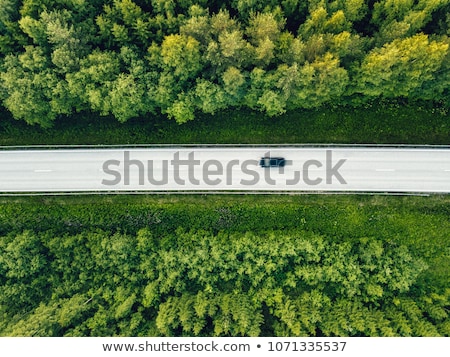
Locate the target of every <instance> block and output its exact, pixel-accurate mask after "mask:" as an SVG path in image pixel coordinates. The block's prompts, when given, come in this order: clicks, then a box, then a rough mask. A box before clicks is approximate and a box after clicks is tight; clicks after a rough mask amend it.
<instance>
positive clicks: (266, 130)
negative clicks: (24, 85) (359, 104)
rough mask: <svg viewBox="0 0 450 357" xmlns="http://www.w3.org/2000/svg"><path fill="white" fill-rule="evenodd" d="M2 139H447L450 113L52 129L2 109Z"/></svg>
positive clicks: (297, 115)
mask: <svg viewBox="0 0 450 357" xmlns="http://www.w3.org/2000/svg"><path fill="white" fill-rule="evenodd" d="M0 118H1V119H0V145H23V146H26V145H69V144H75V145H108V144H109V145H113V144H114V145H122V144H172V143H175V144H205V143H208V144H210V143H211V144H223V143H227V144H235V143H239V144H277V143H288V144H289V143H342V144H366V143H367V144H417V145H420V144H441V145H448V144H449V141H448V138H449V137H450V115H449V114H448V112H446V111H445V110H440V109H436V108H433V107H426V106H418V105H416V106H400V105H394V104H391V105H380V106H377V105H373V106H367V108H357V109H355V108H338V109H333V108H321V109H320V110H299V111H295V112H289V113H287V114H285V115H282V116H280V117H275V118H268V117H266V116H264V115H263V114H261V113H257V112H253V111H248V110H229V111H226V112H221V113H217V114H216V115H204V114H201V115H198V117H197V118H196V119H195V120H194V121H192V122H188V123H186V124H183V125H179V124H177V123H175V122H174V121H172V120H168V119H167V118H165V117H162V116H147V117H141V118H136V119H133V120H129V121H128V122H126V123H124V124H121V123H119V122H117V120H116V119H114V118H112V117H99V116H98V115H94V114H88V113H82V114H76V115H73V116H70V117H62V118H59V120H57V122H56V123H55V126H54V127H53V128H50V129H42V128H40V127H37V126H29V125H27V124H25V123H24V122H22V121H15V120H14V119H12V118H11V117H10V115H9V114H7V113H5V112H3V113H0Z"/></svg>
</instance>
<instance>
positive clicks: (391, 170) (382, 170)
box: [375, 169, 395, 172]
mask: <svg viewBox="0 0 450 357" xmlns="http://www.w3.org/2000/svg"><path fill="white" fill-rule="evenodd" d="M375 171H379V172H393V171H395V170H394V169H375Z"/></svg>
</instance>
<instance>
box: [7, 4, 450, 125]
mask: <svg viewBox="0 0 450 357" xmlns="http://www.w3.org/2000/svg"><path fill="white" fill-rule="evenodd" d="M449 14H450V3H449V1H448V0H379V1H376V0H370V1H363V0H334V1H328V0H309V1H306V0H283V1H276V0H269V1H267V0H231V1H229V0H225V1H216V0H214V1H207V0H136V1H132V0H94V1H85V0H56V1H54V0H44V1H42V0H24V1H19V0H0V99H1V101H2V103H3V106H4V107H5V108H6V109H7V110H8V111H10V112H11V113H12V115H13V116H14V118H16V119H20V120H24V121H26V122H27V123H29V124H38V125H40V126H42V127H44V128H47V127H51V126H52V125H53V123H54V122H55V120H56V119H57V118H60V117H65V116H66V117H67V116H70V115H72V114H74V113H78V112H90V113H97V114H98V115H110V116H112V117H114V118H116V119H117V120H118V121H120V122H126V121H127V120H129V119H130V118H135V117H149V116H151V115H155V114H162V115H163V116H164V117H168V118H172V119H174V120H175V121H176V122H178V123H185V122H187V121H190V120H193V119H194V118H195V117H196V115H198V114H199V113H207V114H214V113H217V112H220V111H223V110H225V109H237V110H239V109H243V108H245V109H250V110H254V111H256V112H261V113H264V114H265V115H267V116H279V115H281V114H283V113H285V112H290V111H293V110H297V109H304V108H320V107H323V106H330V105H331V106H349V107H362V106H365V105H368V103H377V102H378V101H400V103H415V102H421V101H431V102H433V103H435V105H436V106H440V107H444V108H448V107H449V106H450V91H449V88H450V71H449V68H450V51H449V44H450V40H449V34H450V15H449Z"/></svg>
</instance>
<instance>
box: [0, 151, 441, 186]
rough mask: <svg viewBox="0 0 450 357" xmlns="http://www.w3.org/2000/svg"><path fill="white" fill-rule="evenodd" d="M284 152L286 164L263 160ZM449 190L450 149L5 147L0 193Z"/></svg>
mask: <svg viewBox="0 0 450 357" xmlns="http://www.w3.org/2000/svg"><path fill="white" fill-rule="evenodd" d="M268 152H270V156H276V157H284V158H285V159H286V160H288V164H287V165H286V166H285V167H284V168H283V169H280V168H262V167H260V166H259V159H260V158H261V157H263V156H265V155H266V153H268ZM193 190H195V191H224V190H225V191H226V190H233V191H330V192H352V191H354V192H392V193H450V150H449V149H430V148H426V149H425V148H423V149H418V148H401V149H397V148H361V147H349V148H343V147H339V148H292V147H290V148H288V147H283V148H270V149H268V148H264V147H260V148H247V147H246V148H230V147H222V148H219V147H217V148H150V149H73V150H67V149H60V150H15V151H12V150H5V151H0V192H4V193H6V192H81V191H84V192H91V191H193Z"/></svg>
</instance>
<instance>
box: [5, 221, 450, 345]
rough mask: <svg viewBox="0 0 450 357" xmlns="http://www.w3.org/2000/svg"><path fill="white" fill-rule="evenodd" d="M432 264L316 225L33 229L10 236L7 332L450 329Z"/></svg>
mask: <svg viewBox="0 0 450 357" xmlns="http://www.w3.org/2000/svg"><path fill="white" fill-rule="evenodd" d="M425 269H427V266H426V264H425V263H424V262H423V261H422V260H421V259H419V258H417V257H415V256H413V255H412V254H411V253H410V252H409V251H408V250H407V249H406V248H405V247H403V246H398V245H397V244H395V243H382V242H381V241H378V240H376V239H373V238H370V239H369V238H361V239H357V240H352V241H351V242H350V241H345V242H339V243H336V242H332V241H330V240H327V239H325V238H324V237H322V236H320V235H318V234H315V233H311V232H306V231H298V232H297V233H291V234H287V233H282V232H280V231H273V232H271V233H268V234H262V235H261V234H254V233H232V234H230V233H218V234H212V233H209V232H204V231H192V232H186V231H184V230H180V229H178V230H177V231H176V233H175V234H171V235H167V236H158V235H155V234H154V233H153V232H152V230H151V229H150V228H144V229H141V230H139V231H138V232H137V234H123V233H112V234H111V233H108V232H105V231H101V230H97V231H84V232H83V233H80V234H77V235H66V236H63V237H61V236H54V235H52V233H51V232H50V231H47V232H42V233H35V232H32V231H24V232H22V233H20V234H10V235H8V236H3V237H1V239H0V285H1V290H2V294H0V299H1V300H0V316H1V317H2V318H1V319H0V334H2V335H21V336H23V335H25V336H32V335H39V336H61V335H65V336H113V335H122V336H149V335H150V336H183V335H184V336H262V335H266V336H438V335H448V334H449V333H450V330H449V327H450V326H449V324H448V321H449V320H448V311H447V310H446V309H447V308H448V306H447V304H448V299H449V293H450V291H447V292H444V293H440V294H437V293H431V294H430V292H428V293H424V292H420V291H418V290H417V288H416V287H415V282H416V280H417V277H418V276H419V274H420V273H421V272H423V271H424V270H425Z"/></svg>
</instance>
